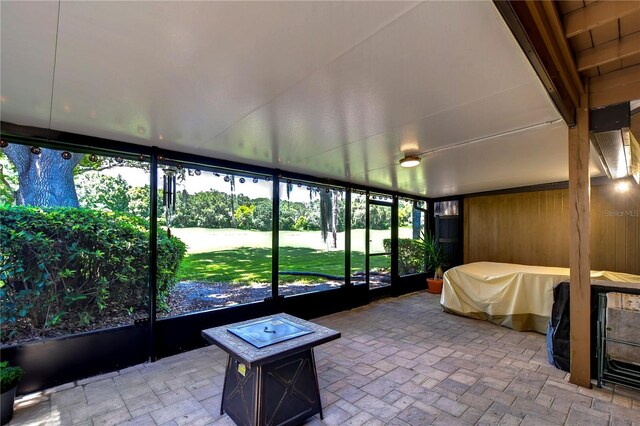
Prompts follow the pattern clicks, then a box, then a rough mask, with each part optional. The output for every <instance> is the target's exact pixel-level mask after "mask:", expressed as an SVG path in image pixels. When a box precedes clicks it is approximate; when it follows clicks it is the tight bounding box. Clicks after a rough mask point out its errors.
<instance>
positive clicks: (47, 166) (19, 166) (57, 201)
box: [4, 143, 84, 207]
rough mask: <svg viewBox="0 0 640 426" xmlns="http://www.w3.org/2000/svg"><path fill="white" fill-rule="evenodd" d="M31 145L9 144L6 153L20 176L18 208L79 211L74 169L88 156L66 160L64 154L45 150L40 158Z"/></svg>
mask: <svg viewBox="0 0 640 426" xmlns="http://www.w3.org/2000/svg"><path fill="white" fill-rule="evenodd" d="M30 149H31V147H29V146H27V145H18V144H15V143H12V144H9V146H8V147H6V148H5V149H4V153H5V155H6V156H7V158H8V159H9V160H10V161H11V162H12V163H13V164H14V166H15V167H16V170H17V172H18V191H17V192H16V204H18V205H23V206H37V207H79V203H78V195H77V194H76V187H75V184H74V182H73V169H74V168H75V167H76V165H78V163H79V162H80V160H82V158H83V157H84V154H75V153H74V154H71V158H70V159H68V160H65V159H64V158H62V152H63V151H56V150H53V149H46V148H42V152H41V153H40V154H38V155H36V154H33V153H31V151H30Z"/></svg>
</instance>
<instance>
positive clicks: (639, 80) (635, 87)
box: [589, 65, 640, 108]
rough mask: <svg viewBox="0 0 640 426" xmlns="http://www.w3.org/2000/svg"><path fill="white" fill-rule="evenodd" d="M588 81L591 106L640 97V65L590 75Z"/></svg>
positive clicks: (601, 105) (611, 103) (616, 102)
mask: <svg viewBox="0 0 640 426" xmlns="http://www.w3.org/2000/svg"><path fill="white" fill-rule="evenodd" d="M589 82H590V84H589V107H591V108H598V107H603V106H607V105H613V104H619V103H621V102H627V101H633V100H636V99H640V65H634V66H632V67H628V68H623V69H621V70H618V71H613V72H610V73H607V74H604V75H601V76H597V77H591V78H590V79H589Z"/></svg>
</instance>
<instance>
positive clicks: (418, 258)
mask: <svg viewBox="0 0 640 426" xmlns="http://www.w3.org/2000/svg"><path fill="white" fill-rule="evenodd" d="M382 244H383V246H384V250H385V251H386V252H390V251H391V240H390V239H389V238H385V239H384V240H383V241H382ZM425 260H426V253H425V250H424V247H423V246H422V245H421V243H420V240H415V239H412V238H400V239H398V274H400V275H407V274H416V273H419V272H425Z"/></svg>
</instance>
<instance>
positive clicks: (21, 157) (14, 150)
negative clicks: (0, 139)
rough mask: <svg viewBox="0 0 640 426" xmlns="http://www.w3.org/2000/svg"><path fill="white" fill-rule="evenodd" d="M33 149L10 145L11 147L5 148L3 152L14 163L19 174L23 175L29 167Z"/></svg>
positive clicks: (25, 146)
mask: <svg viewBox="0 0 640 426" xmlns="http://www.w3.org/2000/svg"><path fill="white" fill-rule="evenodd" d="M30 150H31V147H29V146H27V145H20V144H17V143H10V144H9V146H7V147H6V148H4V150H3V152H4V154H5V155H6V156H7V158H8V159H9V161H11V162H12V163H13V165H14V166H15V168H16V171H17V172H18V174H22V173H24V172H25V170H27V168H28V167H29V158H30V157H29V156H30V155H31V151H30Z"/></svg>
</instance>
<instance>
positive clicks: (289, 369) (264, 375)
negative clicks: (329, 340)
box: [220, 349, 323, 426]
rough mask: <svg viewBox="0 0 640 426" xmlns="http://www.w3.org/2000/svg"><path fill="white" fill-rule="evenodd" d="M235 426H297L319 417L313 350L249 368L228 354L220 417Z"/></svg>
mask: <svg viewBox="0 0 640 426" xmlns="http://www.w3.org/2000/svg"><path fill="white" fill-rule="evenodd" d="M223 413H227V415H228V416H229V417H231V419H232V420H233V421H234V422H235V423H236V424H238V425H241V426H244V425H247V426H258V425H259V426H263V425H264V426H271V425H281V426H285V425H296V424H300V423H302V422H303V421H304V420H305V419H307V418H309V417H311V416H313V415H315V414H318V413H319V414H320V418H321V419H322V418H323V414H322V403H321V401H320V388H319V386H318V375H317V371H316V364H315V359H314V356H313V349H307V350H304V351H301V352H297V353H295V354H293V355H289V356H287V357H285V358H281V359H278V360H275V361H272V362H270V363H267V364H264V365H259V366H255V367H253V368H248V367H246V366H245V365H244V364H242V363H241V362H239V361H237V360H236V359H234V358H233V357H231V356H230V355H229V356H228V358H227V370H226V373H225V377H224V386H223V389H222V402H221V404H220V414H223Z"/></svg>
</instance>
